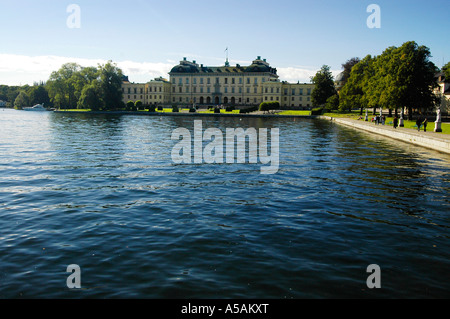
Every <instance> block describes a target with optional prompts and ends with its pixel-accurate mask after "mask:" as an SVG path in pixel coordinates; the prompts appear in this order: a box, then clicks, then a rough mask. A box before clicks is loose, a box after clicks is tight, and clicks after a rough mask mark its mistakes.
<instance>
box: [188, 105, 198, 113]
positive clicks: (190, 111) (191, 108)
mask: <svg viewBox="0 0 450 319" xmlns="http://www.w3.org/2000/svg"><path fill="white" fill-rule="evenodd" d="M196 111H197V110H196V109H195V107H192V106H191V107H190V108H189V113H195V112H196Z"/></svg>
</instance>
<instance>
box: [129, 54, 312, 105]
mask: <svg viewBox="0 0 450 319" xmlns="http://www.w3.org/2000/svg"><path fill="white" fill-rule="evenodd" d="M169 75H170V81H167V80H165V79H163V78H159V79H155V80H153V81H150V82H148V83H145V84H138V83H130V82H129V81H128V79H126V81H125V80H124V82H123V86H122V92H123V101H124V102H125V103H127V102H128V101H133V102H136V101H138V100H140V101H142V103H143V104H145V105H155V104H156V105H200V106H201V105H224V106H236V107H243V106H255V105H259V104H261V103H262V102H274V101H278V102H280V105H281V107H282V108H304V109H307V108H311V106H312V103H311V92H312V90H313V89H314V84H311V83H288V82H286V81H280V80H279V76H278V75H277V69H275V68H273V67H271V66H270V64H269V63H268V62H267V61H266V59H261V57H260V56H258V57H257V58H256V59H255V60H254V61H253V62H252V64H251V65H249V66H241V65H239V64H236V65H234V66H231V65H230V63H229V62H228V59H227V61H226V62H225V64H224V65H223V66H215V67H211V66H205V65H203V64H198V63H197V62H196V61H188V60H187V59H186V58H184V59H183V60H182V61H180V63H179V64H178V65H176V66H174V67H173V68H172V70H171V71H170V72H169Z"/></svg>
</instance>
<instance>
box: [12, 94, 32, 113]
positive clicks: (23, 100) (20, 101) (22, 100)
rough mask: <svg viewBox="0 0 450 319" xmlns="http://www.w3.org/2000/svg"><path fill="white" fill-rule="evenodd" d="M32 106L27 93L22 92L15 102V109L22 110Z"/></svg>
mask: <svg viewBox="0 0 450 319" xmlns="http://www.w3.org/2000/svg"><path fill="white" fill-rule="evenodd" d="M27 106H30V98H29V96H28V94H27V93H26V92H25V91H21V92H20V93H19V95H18V96H17V97H16V99H15V100H14V107H15V108H18V109H21V108H23V107H27Z"/></svg>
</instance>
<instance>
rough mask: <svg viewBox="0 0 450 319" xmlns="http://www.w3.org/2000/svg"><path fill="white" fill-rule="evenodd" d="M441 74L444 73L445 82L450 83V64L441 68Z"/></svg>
mask: <svg viewBox="0 0 450 319" xmlns="http://www.w3.org/2000/svg"><path fill="white" fill-rule="evenodd" d="M442 72H444V76H445V81H446V82H450V62H448V63H447V64H446V65H444V66H443V67H442Z"/></svg>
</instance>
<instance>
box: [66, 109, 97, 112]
mask: <svg viewBox="0 0 450 319" xmlns="http://www.w3.org/2000/svg"><path fill="white" fill-rule="evenodd" d="M58 111H61V112H90V111H91V109H60V110H58Z"/></svg>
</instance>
